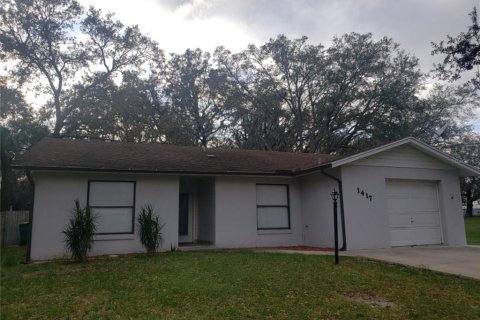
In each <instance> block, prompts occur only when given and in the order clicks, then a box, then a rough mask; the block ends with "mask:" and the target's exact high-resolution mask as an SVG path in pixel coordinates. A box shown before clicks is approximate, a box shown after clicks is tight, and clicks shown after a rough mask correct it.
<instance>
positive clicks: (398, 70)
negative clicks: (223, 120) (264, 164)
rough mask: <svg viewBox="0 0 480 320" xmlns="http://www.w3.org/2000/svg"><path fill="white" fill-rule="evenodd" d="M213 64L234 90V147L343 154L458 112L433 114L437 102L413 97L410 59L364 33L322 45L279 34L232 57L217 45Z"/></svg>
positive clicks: (418, 78) (418, 76)
mask: <svg viewBox="0 0 480 320" xmlns="http://www.w3.org/2000/svg"><path fill="white" fill-rule="evenodd" d="M215 59H216V61H218V64H219V66H220V68H221V69H222V71H223V72H224V73H225V74H227V75H228V79H227V80H228V81H230V82H231V83H232V87H234V88H235V91H236V92H235V93H234V94H233V95H234V96H236V99H235V100H236V101H237V104H236V107H235V111H234V112H233V115H234V119H235V120H234V126H233V127H232V128H230V130H232V131H233V133H231V136H232V137H233V138H234V140H235V141H234V144H235V145H237V146H244V145H247V146H254V147H257V148H260V149H273V150H283V151H297V152H322V153H332V152H339V153H345V152H350V151H349V150H350V148H351V147H352V146H354V145H358V146H360V145H361V146H365V145H370V146H371V145H372V144H376V143H383V142H388V141H391V140H393V139H398V138H402V137H405V136H409V135H418V136H421V135H423V134H424V132H425V131H428V130H430V131H432V132H433V131H434V129H435V128H437V127H439V126H442V125H443V124H442V123H441V120H442V119H444V118H445V117H448V116H452V115H453V110H454V108H453V106H454V105H455V106H456V107H457V109H455V112H458V113H459V114H460V113H461V112H462V110H463V105H462V106H460V107H459V105H458V103H456V102H455V103H454V102H453V101H450V102H448V105H449V106H452V107H449V108H443V109H442V110H443V111H442V112H437V113H435V112H434V109H435V108H436V107H437V106H438V104H435V103H434V102H433V101H430V100H428V99H423V98H419V92H420V90H421V89H422V83H423V82H422V81H423V74H422V73H421V72H420V70H419V68H418V61H417V59H416V58H415V57H412V56H409V55H407V54H405V53H404V52H403V51H401V50H400V49H399V46H398V44H396V43H394V42H393V41H392V40H391V39H388V38H382V39H380V40H378V41H375V40H373V39H372V36H371V35H370V34H363V35H362V34H357V33H351V34H346V35H343V36H342V37H336V38H334V39H333V43H332V45H331V46H330V47H329V48H325V47H323V46H322V45H310V44H308V43H307V38H306V37H303V38H300V39H295V40H290V39H288V38H287V37H285V36H283V35H280V36H278V37H277V38H275V39H271V40H270V41H268V42H267V43H266V44H264V45H263V46H260V47H256V46H253V45H251V46H249V48H248V49H247V50H245V51H243V52H241V53H238V54H231V53H230V52H229V51H227V50H225V49H223V48H219V49H218V50H217V51H216V53H215ZM432 97H433V96H432ZM429 99H430V97H429ZM427 109H428V112H426V110H427ZM424 114H429V115H435V117H432V118H431V119H427V117H425V116H423V115H424ZM419 118H420V119H422V122H423V123H422V125H421V126H420V129H419V128H417V126H418V125H420V122H419V121H417V122H415V121H416V119H419ZM427 120H428V121H429V123H427ZM427 124H428V126H427ZM422 130H423V131H422ZM252 140H255V141H256V143H255V142H253V141H252Z"/></svg>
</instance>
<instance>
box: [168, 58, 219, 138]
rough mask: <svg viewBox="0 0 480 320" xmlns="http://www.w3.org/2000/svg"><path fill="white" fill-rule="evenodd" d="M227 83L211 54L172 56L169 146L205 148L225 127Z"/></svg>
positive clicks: (169, 76)
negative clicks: (213, 65)
mask: <svg viewBox="0 0 480 320" xmlns="http://www.w3.org/2000/svg"><path fill="white" fill-rule="evenodd" d="M225 82H226V81H225V77H224V75H223V74H222V73H220V72H218V71H217V70H216V69H214V68H213V67H212V64H211V61H210V54H209V53H206V52H203V51H201V50H200V49H196V50H190V49H189V50H187V51H185V53H184V54H173V55H172V57H171V59H170V61H169V62H168V69H167V86H166V89H165V92H166V94H167V96H168V98H169V99H170V101H171V107H172V111H173V112H174V114H175V118H174V121H175V122H174V130H172V131H171V132H170V135H169V141H170V142H173V143H177V144H186V145H200V146H203V147H206V146H207V145H208V144H209V143H210V142H212V141H213V140H214V138H215V135H216V134H217V133H218V132H220V130H222V129H224V128H225V127H226V120H227V112H226V111H227V110H226V108H225V101H226V95H225V93H226V92H225V90H224V88H225V87H224V83H225Z"/></svg>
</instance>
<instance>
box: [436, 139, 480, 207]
mask: <svg viewBox="0 0 480 320" xmlns="http://www.w3.org/2000/svg"><path fill="white" fill-rule="evenodd" d="M443 149H444V150H445V151H447V152H449V153H451V154H452V155H453V156H455V157H457V158H458V159H461V160H462V161H464V162H465V163H468V164H470V165H472V166H474V167H478V165H479V164H480V134H478V133H473V132H470V133H469V134H464V135H462V136H461V137H460V138H459V139H456V140H453V141H448V142H446V143H445V144H444V146H443ZM461 189H462V200H463V203H464V204H465V205H466V214H467V216H472V214H473V202H474V201H476V200H480V177H465V178H463V179H461Z"/></svg>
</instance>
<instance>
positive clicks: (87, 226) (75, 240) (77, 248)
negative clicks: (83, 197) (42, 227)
mask: <svg viewBox="0 0 480 320" xmlns="http://www.w3.org/2000/svg"><path fill="white" fill-rule="evenodd" d="M96 220H97V216H96V215H95V213H94V212H93V211H92V210H91V209H90V208H89V207H85V208H82V207H81V206H80V202H79V201H78V200H75V207H74V209H73V211H72V217H71V218H70V221H69V222H68V224H67V225H66V227H65V230H63V234H64V235H65V245H66V247H67V251H68V253H69V255H70V257H71V258H72V259H73V260H75V261H77V262H85V261H87V255H88V252H89V251H90V249H91V248H92V242H93V235H94V234H95V230H96Z"/></svg>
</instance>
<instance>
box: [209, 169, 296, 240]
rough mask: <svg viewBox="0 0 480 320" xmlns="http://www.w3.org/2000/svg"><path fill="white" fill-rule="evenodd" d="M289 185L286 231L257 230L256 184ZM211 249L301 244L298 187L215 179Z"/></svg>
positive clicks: (287, 181) (292, 182)
mask: <svg viewBox="0 0 480 320" xmlns="http://www.w3.org/2000/svg"><path fill="white" fill-rule="evenodd" d="M257 183H274V184H277V183H278V184H289V192H290V224H291V229H290V230H257V207H256V206H257V204H256V184H257ZM215 201H216V207H215V216H216V227H215V246H216V247H220V248H235V247H236V248H238V247H269V246H294V245H301V244H302V243H303V240H302V217H301V199H300V185H299V182H298V181H297V180H296V179H285V178H271V179H268V178H265V179H262V178H247V177H216V179H215Z"/></svg>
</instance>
